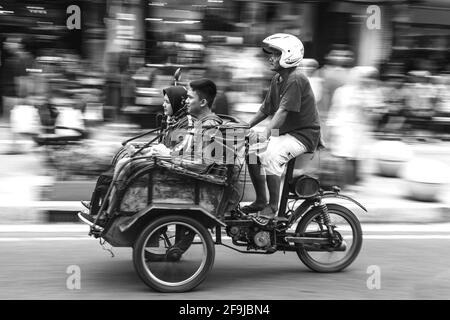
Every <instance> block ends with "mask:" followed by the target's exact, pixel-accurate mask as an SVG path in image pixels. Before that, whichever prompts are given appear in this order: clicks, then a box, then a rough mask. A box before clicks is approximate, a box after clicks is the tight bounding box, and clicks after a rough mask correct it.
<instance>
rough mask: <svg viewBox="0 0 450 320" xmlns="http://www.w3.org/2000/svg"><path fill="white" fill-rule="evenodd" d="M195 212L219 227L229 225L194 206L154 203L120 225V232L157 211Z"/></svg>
mask: <svg viewBox="0 0 450 320" xmlns="http://www.w3.org/2000/svg"><path fill="white" fill-rule="evenodd" d="M161 210H162V211H170V212H174V211H195V212H199V213H201V214H202V215H204V216H206V217H208V218H209V219H211V220H213V221H215V222H216V223H217V224H218V225H221V226H223V227H226V226H227V225H226V224H225V223H224V222H223V221H220V220H219V219H218V218H217V217H215V216H214V215H212V214H211V213H209V212H208V211H206V210H205V209H204V208H203V207H200V206H197V205H192V204H168V203H152V204H150V205H149V206H147V207H146V208H145V209H143V210H141V211H140V212H138V213H136V214H134V215H133V216H130V217H128V218H129V219H125V220H124V221H123V222H121V223H120V225H119V230H120V231H121V232H125V231H127V230H128V229H130V228H131V227H132V226H133V225H134V224H136V223H137V222H138V221H139V219H140V218H142V217H144V216H146V215H152V214H154V213H155V212H156V211H161Z"/></svg>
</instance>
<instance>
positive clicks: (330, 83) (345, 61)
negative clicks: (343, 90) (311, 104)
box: [317, 46, 354, 137]
mask: <svg viewBox="0 0 450 320" xmlns="http://www.w3.org/2000/svg"><path fill="white" fill-rule="evenodd" d="M353 64H354V55H353V52H351V51H350V50H344V48H341V47H339V46H338V47H336V48H335V49H333V50H331V51H330V52H329V54H328V55H327V56H326V60H325V64H324V65H323V66H322V67H321V68H320V69H319V70H318V71H317V77H319V78H321V79H322V83H321V84H322V86H321V87H322V90H321V97H320V100H319V101H318V104H317V108H318V110H319V114H320V118H321V121H322V122H323V123H327V118H328V112H329V110H330V107H331V100H332V98H333V95H334V92H335V91H336V89H337V88H339V87H341V86H343V85H345V84H346V83H347V82H348V79H349V75H350V68H351V67H352V66H353ZM321 130H322V135H323V136H324V137H325V136H327V130H328V128H327V126H323V127H322V128H321Z"/></svg>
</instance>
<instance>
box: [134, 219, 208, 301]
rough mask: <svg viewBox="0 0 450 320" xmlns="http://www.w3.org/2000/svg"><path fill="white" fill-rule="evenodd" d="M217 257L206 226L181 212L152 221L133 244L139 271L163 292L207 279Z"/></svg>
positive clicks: (179, 289) (143, 278)
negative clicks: (182, 214)
mask: <svg viewBox="0 0 450 320" xmlns="http://www.w3.org/2000/svg"><path fill="white" fill-rule="evenodd" d="M214 256H215V249H214V242H213V240H212V237H211V235H210V233H209V232H208V230H207V229H206V227H204V226H203V225H202V224H201V223H200V222H198V221H197V220H195V219H192V218H190V217H186V216H181V215H170V216H165V217H161V218H158V219H156V220H154V221H152V222H151V223H150V224H149V225H148V226H147V227H146V228H145V229H144V230H143V231H142V232H141V234H140V235H139V236H138V238H137V240H136V242H135V244H134V247H133V262H134V267H135V269H136V272H137V273H138V275H139V277H140V278H141V279H142V280H143V281H144V283H145V284H147V285H148V286H149V287H151V288H152V289H154V290H156V291H160V292H185V291H189V290H192V289H193V288H195V287H196V286H198V285H199V284H200V283H201V282H202V281H203V280H204V279H205V278H206V276H207V274H208V272H209V271H210V270H211V268H212V266H213V264H214Z"/></svg>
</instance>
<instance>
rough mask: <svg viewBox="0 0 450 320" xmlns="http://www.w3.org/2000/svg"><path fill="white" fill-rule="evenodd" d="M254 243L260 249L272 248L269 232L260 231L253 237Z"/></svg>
mask: <svg viewBox="0 0 450 320" xmlns="http://www.w3.org/2000/svg"><path fill="white" fill-rule="evenodd" d="M253 242H254V243H255V244H256V246H257V247H259V248H266V247H268V246H270V233H269V232H267V231H259V232H257V233H256V234H255V235H254V236H253Z"/></svg>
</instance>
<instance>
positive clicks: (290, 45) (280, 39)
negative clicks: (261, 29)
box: [263, 33, 305, 68]
mask: <svg viewBox="0 0 450 320" xmlns="http://www.w3.org/2000/svg"><path fill="white" fill-rule="evenodd" d="M263 43H264V44H265V45H266V46H268V47H270V48H274V49H277V50H279V51H281V57H280V66H281V67H282V68H291V67H296V66H298V65H299V64H300V61H302V59H303V53H304V51H305V50H304V48H303V43H302V42H301V41H300V39H299V38H297V37H296V36H293V35H291V34H287V33H276V34H273V35H271V36H269V37H267V38H265V39H264V40H263ZM263 50H264V48H263ZM264 51H265V52H267V51H266V50H264Z"/></svg>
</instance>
